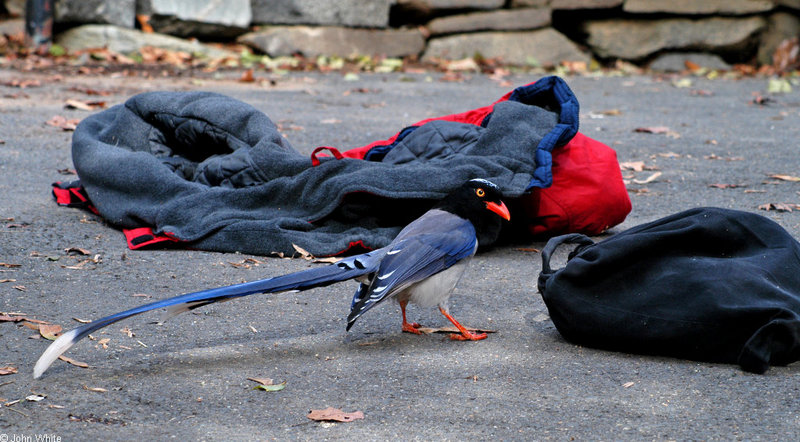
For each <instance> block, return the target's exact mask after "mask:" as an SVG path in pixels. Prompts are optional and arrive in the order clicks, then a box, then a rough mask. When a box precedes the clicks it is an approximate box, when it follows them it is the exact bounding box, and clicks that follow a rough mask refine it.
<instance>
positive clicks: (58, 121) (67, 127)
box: [45, 115, 81, 131]
mask: <svg viewBox="0 0 800 442" xmlns="http://www.w3.org/2000/svg"><path fill="white" fill-rule="evenodd" d="M80 122H81V120H79V119H77V118H70V119H67V118H66V117H63V116H61V115H55V116H53V118H51V119H49V120H47V122H46V123H45V124H47V125H48V126H54V127H57V128H59V129H61V130H64V131H73V130H75V128H76V127H78V123H80Z"/></svg>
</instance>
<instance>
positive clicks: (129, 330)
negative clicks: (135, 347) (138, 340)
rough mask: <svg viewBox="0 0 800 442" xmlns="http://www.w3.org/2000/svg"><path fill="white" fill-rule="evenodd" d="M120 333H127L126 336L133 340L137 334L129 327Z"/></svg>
mask: <svg viewBox="0 0 800 442" xmlns="http://www.w3.org/2000/svg"><path fill="white" fill-rule="evenodd" d="M120 331H121V332H122V333H125V334H126V335H128V337H129V338H132V337H134V336H136V334H135V333H134V332H133V331H132V330H131V329H129V328H128V327H125V328H123V329H122V330H120Z"/></svg>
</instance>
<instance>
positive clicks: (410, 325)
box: [403, 322, 422, 335]
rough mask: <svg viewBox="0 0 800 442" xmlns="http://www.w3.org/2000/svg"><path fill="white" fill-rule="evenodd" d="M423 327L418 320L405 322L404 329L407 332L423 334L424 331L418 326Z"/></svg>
mask: <svg viewBox="0 0 800 442" xmlns="http://www.w3.org/2000/svg"><path fill="white" fill-rule="evenodd" d="M420 327H422V326H421V325H419V323H417V322H403V331H404V332H407V333H414V334H415V335H421V334H422V332H421V331H419V330H417V329H418V328H420Z"/></svg>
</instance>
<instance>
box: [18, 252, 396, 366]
mask: <svg viewBox="0 0 800 442" xmlns="http://www.w3.org/2000/svg"><path fill="white" fill-rule="evenodd" d="M384 254H385V250H384V249H378V250H374V251H372V252H369V253H364V254H362V255H357V256H352V257H349V258H345V259H343V260H341V261H339V262H337V263H335V264H331V265H327V266H322V267H315V268H311V269H307V270H301V271H299V272H295V273H290V274H288V275H282V276H276V277H273V278H267V279H262V280H259V281H252V282H245V283H242V284H235V285H230V286H226V287H219V288H214V289H209V290H202V291H199V292H194V293H187V294H185V295H180V296H175V297H173V298H169V299H162V300H160V301H154V302H151V303H149V304H145V305H142V306H139V307H135V308H132V309H130V310H125V311H124V312H120V313H116V314H113V315H110V316H106V317H105V318H101V319H98V320H96V321H92V322H90V323H88V324H86V325H82V326H80V327H78V328H75V329H72V330H70V331H68V332H66V333H64V334H62V335H61V336H59V337H58V339H56V340H55V341H53V343H52V344H50V346H49V347H47V349H46V350H45V351H44V353H42V355H41V356H40V357H39V360H38V361H36V365H35V366H34V367H33V377H34V378H39V377H40V376H41V375H42V374H43V373H44V372H45V371H46V370H47V369H48V367H50V365H51V364H52V363H53V362H54V361H55V360H56V359H58V357H59V356H61V355H62V354H63V353H64V352H65V351H67V350H69V348H70V347H72V346H73V345H74V344H75V343H76V342H78V341H80V340H81V339H83V338H84V337H85V336H87V335H89V334H90V333H93V332H95V331H97V330H99V329H101V328H103V327H106V326H108V325H111V324H113V323H115V322H117V321H121V320H123V319H126V318H130V317H131V316H135V315H138V314H140V313H145V312H149V311H151V310H156V309H159V308H167V309H168V311H167V313H168V316H173V315H175V314H178V313H181V312H184V311H189V310H192V309H195V308H198V307H201V306H204V305H208V304H213V303H215V302H220V301H226V300H230V299H234V298H240V297H243V296H249V295H255V294H258V293H277V292H283V291H287V290H298V291H301V290H308V289H312V288H315V287H324V286H326V285H330V284H333V283H336V282H340V281H345V280H348V279H353V278H357V277H359V276H362V275H365V274H368V273H371V272H374V271H375V268H376V267H377V263H378V262H380V258H381V257H382V256H383V255H384Z"/></svg>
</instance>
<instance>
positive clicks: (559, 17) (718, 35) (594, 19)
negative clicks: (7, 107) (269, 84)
mask: <svg viewBox="0 0 800 442" xmlns="http://www.w3.org/2000/svg"><path fill="white" fill-rule="evenodd" d="M2 2H4V3H5V5H6V9H7V11H10V12H13V11H14V10H17V11H18V10H19V5H20V4H24V1H21V0H0V3H2ZM55 3H56V9H55V18H56V27H57V30H60V31H62V32H63V31H66V30H67V29H69V28H73V27H78V26H80V25H88V24H94V25H96V24H103V25H108V26H115V27H119V28H127V30H124V29H123V30H113V31H108V30H107V32H106V31H103V32H106V33H108V32H111V33H112V34H114V35H122V34H125V35H128V34H130V33H131V32H134V33H135V31H129V30H133V29H135V28H141V27H142V26H150V27H152V29H153V30H154V31H155V32H156V33H163V34H169V35H171V36H176V37H181V38H186V37H198V38H200V39H205V40H231V39H238V41H239V42H242V43H244V44H247V45H249V46H251V47H252V48H254V49H255V50H256V51H258V52H261V53H265V54H268V55H270V56H281V55H290V54H294V53H302V54H304V55H306V56H309V57H314V56H318V55H338V56H351V55H356V54H358V55H384V56H389V57H419V58H420V59H422V60H436V59H462V58H467V57H473V56H481V57H483V58H500V59H501V60H502V61H503V62H505V63H509V64H516V65H537V66H547V65H555V64H558V63H560V62H562V61H583V62H588V61H590V60H592V59H594V60H598V61H600V62H610V61H614V60H618V59H621V60H625V61H629V62H633V63H636V64H640V65H648V64H651V65H654V66H659V65H663V66H664V67H667V66H669V65H670V62H669V61H670V60H682V59H684V58H686V57H692V58H693V60H695V62H696V63H701V64H707V65H710V67H724V66H726V65H727V63H758V64H771V63H772V54H773V52H774V51H775V48H776V47H777V46H778V45H779V44H780V43H781V42H782V41H784V40H786V39H789V38H793V37H797V36H798V35H800V0H669V1H664V0H204V1H202V0H55ZM137 16H139V20H137ZM143 19H145V20H146V21H143ZM92 29H94V32H95V33H97V32H99V31H98V28H97V27H94V28H92ZM71 32H72V34H74V33H75V30H74V29H73V30H71ZM68 35H69V34H68ZM62 41H64V44H65V45H66V46H69V45H70V42H69V41H68V40H62ZM676 54H677V55H676ZM687 54H688V55H687Z"/></svg>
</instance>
